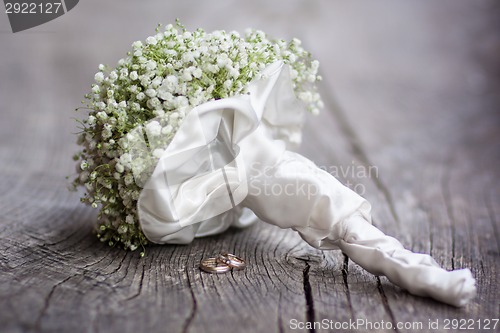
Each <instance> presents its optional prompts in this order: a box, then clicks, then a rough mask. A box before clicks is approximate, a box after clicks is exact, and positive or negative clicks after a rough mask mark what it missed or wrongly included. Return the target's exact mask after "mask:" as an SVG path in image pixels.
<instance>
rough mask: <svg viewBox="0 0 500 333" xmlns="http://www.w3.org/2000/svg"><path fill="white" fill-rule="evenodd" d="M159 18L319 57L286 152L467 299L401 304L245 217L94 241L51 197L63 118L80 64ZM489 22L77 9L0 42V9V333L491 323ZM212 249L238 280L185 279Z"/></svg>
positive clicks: (495, 258) (381, 9) (288, 234)
mask: <svg viewBox="0 0 500 333" xmlns="http://www.w3.org/2000/svg"><path fill="white" fill-rule="evenodd" d="M176 17H179V18H180V19H181V21H182V22H184V23H185V24H186V25H187V27H188V28H190V29H194V28H197V27H204V28H205V29H206V30H207V31H210V30H213V29H226V30H233V29H235V30H240V31H242V30H243V29H244V28H246V27H256V28H260V29H263V30H265V31H267V32H269V33H270V34H272V35H274V36H279V37H283V38H291V37H293V36H297V37H299V38H301V39H302V40H303V42H304V44H305V46H306V47H307V48H308V49H310V50H311V52H312V53H313V54H314V56H315V57H317V58H318V59H319V60H320V62H321V71H322V75H323V77H324V81H323V82H322V84H321V92H322V95H323V97H324V100H325V105H326V106H325V110H324V112H323V113H322V114H321V115H320V116H318V117H312V116H310V117H307V123H306V126H305V135H304V145H303V147H302V148H301V152H302V153H303V154H304V155H306V156H307V157H309V158H311V159H313V160H314V161H315V162H316V163H317V164H318V165H320V166H322V167H324V168H326V169H327V170H329V171H330V172H332V173H333V174H334V175H336V176H338V177H339V178H340V179H341V180H342V181H343V182H344V183H346V184H348V185H349V186H351V187H352V188H355V189H356V190H357V191H358V192H361V193H362V194H363V195H364V196H365V197H366V198H367V199H369V201H370V202H371V203H372V205H373V216H374V224H375V225H377V226H378V227H380V228H381V229H382V230H384V231H385V232H386V233H387V234H389V235H392V236H395V237H396V238H398V239H399V240H401V242H402V243H403V244H404V245H405V246H406V247H408V248H410V249H412V250H414V251H418V252H425V253H430V254H431V255H432V256H433V257H434V258H435V259H436V260H437V261H438V262H439V263H440V264H442V265H443V266H444V267H446V268H447V269H457V268H462V267H469V268H471V270H472V272H473V274H474V276H475V277H476V279H477V283H478V295H477V297H476V298H475V299H474V300H473V301H472V302H471V304H469V305H468V306H467V307H465V308H462V309H456V308H453V307H450V306H447V305H443V304H440V303H437V302H434V301H432V300H430V299H426V298H421V297H415V296H412V295H409V294H408V293H406V292H405V291H402V290H401V289H399V288H397V287H395V286H393V285H392V284H390V283H389V282H388V281H387V279H386V278H384V277H381V278H377V277H375V276H373V275H371V274H368V273H366V272H365V271H364V270H363V269H361V268H360V267H359V266H357V265H356V264H354V263H352V262H351V261H350V260H349V259H348V258H346V257H344V256H343V254H342V253H340V252H337V251H331V252H322V251H318V250H315V249H313V248H311V247H310V246H308V245H307V244H305V243H304V242H303V241H302V240H301V239H300V237H298V236H297V235H296V234H295V233H294V232H292V231H289V230H281V229H278V228H276V227H273V226H270V225H267V224H265V223H262V222H261V223H259V224H257V225H255V226H253V227H251V228H248V229H245V230H230V231H228V232H226V233H224V234H222V235H219V236H216V237H210V238H204V239H197V240H195V241H194V242H193V243H192V244H191V245H189V246H153V247H150V248H148V249H147V254H146V257H145V258H142V259H140V258H139V256H138V254H137V253H134V252H125V251H123V250H121V249H120V248H110V247H108V246H106V245H104V244H101V243H100V242H99V241H98V240H97V238H96V237H95V235H94V234H93V224H94V221H95V219H96V216H95V215H96V214H95V211H94V210H92V209H91V208H89V207H86V206H83V205H81V204H80V202H79V200H78V195H77V194H75V193H70V192H68V191H67V189H66V187H67V183H66V181H65V179H64V176H66V175H69V174H71V173H72V172H73V170H74V165H73V162H72V160H71V156H72V154H73V152H74V151H76V146H75V144H74V143H73V142H74V136H73V135H72V132H74V131H76V127H75V124H74V122H73V120H72V119H71V117H74V116H76V114H74V113H72V110H73V109H74V108H75V107H76V106H78V103H79V101H80V100H81V98H82V96H83V95H84V94H85V93H86V92H87V90H88V87H89V85H90V83H91V81H92V78H93V73H94V72H95V71H96V69H97V65H98V64H99V63H108V64H114V63H116V61H117V60H118V59H119V58H120V57H122V56H123V55H124V54H125V52H126V51H127V49H128V48H129V45H130V44H131V42H132V41H134V40H138V39H143V38H144V37H145V36H148V35H149V34H150V33H151V32H152V30H153V29H154V26H155V24H156V23H157V22H172V21H173V20H174V19H175V18H176ZM499 18H500V9H499V6H498V4H496V3H495V2H494V1H489V0H481V1H475V2H470V1H451V0H450V1H441V2H439V3H436V2H430V1H424V2H422V1H407V2H404V3H402V2H398V1H379V2H376V3H375V2H368V1H362V2H361V1H350V2H340V1H326V0H325V1H322V0H315V1H305V0H294V1H273V2H269V1H268V2H265V1H252V2H247V3H241V2H237V1H229V0H220V1H217V2H216V3H215V2H207V1H198V0H189V1H183V2H182V4H181V3H175V4H174V3H166V2H164V1H148V2H144V3H141V4H140V5H139V4H137V2H133V1H121V2H120V4H119V5H118V3H114V2H110V1H108V2H102V1H97V0H88V1H82V2H80V3H79V4H78V6H77V7H75V9H73V10H72V11H71V12H70V13H68V14H66V15H64V16H62V17H60V18H59V19H57V20H55V21H53V22H50V23H48V24H46V25H42V26H40V27H38V28H35V29H32V30H29V31H26V32H23V33H18V34H12V33H10V32H9V26H8V22H7V21H6V16H5V15H0V40H1V42H2V43H1V45H2V47H0V59H1V61H0V78H1V80H0V212H1V214H0V253H1V256H0V332H69V331H71V332H146V331H148V332H182V333H185V332H220V331H228V330H230V331H238V332H291V331H293V332H297V331H298V332H306V331H308V332H314V331H315V332H322V331H327V330H325V329H322V328H317V329H310V330H308V329H303V330H300V329H298V330H293V329H292V327H291V326H290V322H291V320H292V319H296V320H297V321H299V322H305V321H321V320H323V319H327V320H332V321H333V322H349V320H351V321H356V320H359V319H363V320H366V321H370V322H378V323H380V322H381V321H384V322H386V323H387V322H390V323H391V324H392V325H394V326H395V325H396V324H397V323H398V322H410V323H412V322H413V323H416V322H422V323H423V329H419V330H417V329H413V330H412V329H395V330H387V329H379V330H367V329H364V328H363V327H360V328H359V331H380V332H385V331H390V332H394V331H396V332H424V331H429V329H428V326H427V325H428V322H429V320H433V321H435V320H436V319H439V320H440V321H441V326H440V327H439V329H437V330H433V331H435V332H445V331H446V330H444V328H443V325H442V324H443V320H444V319H446V318H448V319H452V318H463V319H474V320H484V319H488V318H498V317H499V310H500V303H499V301H498V299H499V297H500V291H499V288H498V283H499V281H498V274H499V267H500V266H499V264H500V260H499V258H500V225H499V221H500V205H499V204H498V203H499V202H500V193H499V189H500V187H499V183H498V181H499V176H500V174H499V169H498V164H499V162H500V149H499V148H500V132H499V130H498V129H499V128H500V126H499V125H500V117H499V114H498V108H499V106H500V63H499V61H498V59H499V56H500V36H499V35H498V21H499ZM370 168H371V169H370ZM363 170H364V171H365V173H363V172H362V171H363ZM368 170H371V174H368V175H367V174H366V173H367V172H368ZM353 172H354V173H353ZM220 251H230V252H233V253H236V254H238V255H240V256H242V257H244V258H245V259H246V260H247V262H248V268H247V269H245V270H244V271H239V272H233V273H231V274H224V275H208V274H204V273H202V272H200V271H199V269H198V264H199V262H200V260H201V259H202V258H205V257H208V256H212V255H214V254H216V253H218V252H220ZM475 328H477V326H475ZM338 331H351V330H350V329H345V330H338ZM476 331H479V330H476ZM485 331H486V330H485ZM491 331H492V330H490V332H491ZM446 332H447V331H446Z"/></svg>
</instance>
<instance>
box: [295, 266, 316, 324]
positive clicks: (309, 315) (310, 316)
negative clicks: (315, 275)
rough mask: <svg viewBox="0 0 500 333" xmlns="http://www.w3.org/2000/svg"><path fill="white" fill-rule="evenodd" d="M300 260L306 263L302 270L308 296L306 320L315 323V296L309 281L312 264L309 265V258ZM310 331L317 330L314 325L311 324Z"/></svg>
mask: <svg viewBox="0 0 500 333" xmlns="http://www.w3.org/2000/svg"><path fill="white" fill-rule="evenodd" d="M299 260H302V261H304V264H305V267H304V270H303V271H302V276H303V284H304V295H305V298H306V320H307V321H308V322H309V323H311V324H312V323H314V318H315V313H314V298H313V295H312V288H311V283H310V282H309V270H310V268H311V265H309V262H308V260H304V259H299ZM309 332H310V333H314V332H316V329H315V328H314V325H311V328H310V329H309Z"/></svg>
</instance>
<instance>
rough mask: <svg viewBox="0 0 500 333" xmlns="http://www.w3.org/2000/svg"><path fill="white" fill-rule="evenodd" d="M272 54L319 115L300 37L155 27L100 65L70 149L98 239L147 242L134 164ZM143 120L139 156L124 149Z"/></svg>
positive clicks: (143, 165)
mask: <svg viewBox="0 0 500 333" xmlns="http://www.w3.org/2000/svg"><path fill="white" fill-rule="evenodd" d="M277 60H282V61H284V62H285V63H287V64H289V65H290V67H291V75H292V79H293V84H294V89H295V91H296V94H297V97H298V98H299V99H301V100H303V101H304V102H305V103H306V104H307V107H308V109H309V111H311V112H312V113H317V112H318V110H319V109H320V108H321V107H322V101H321V99H320V96H319V94H318V93H317V91H316V89H315V86H314V83H315V82H316V81H318V80H320V79H321V77H320V76H319V75H318V66H319V63H318V61H316V60H312V59H311V58H310V55H309V53H307V52H306V51H305V50H304V49H303V48H302V47H301V43H300V41H299V40H298V39H293V40H292V41H291V42H285V41H284V40H271V39H269V38H268V37H267V36H266V35H265V34H264V33H263V32H261V31H255V30H248V31H247V32H246V33H245V35H244V36H240V35H239V34H238V33H237V32H230V33H226V32H225V31H215V32H212V33H206V32H205V31H203V30H201V29H198V30H196V31H193V32H190V31H187V30H186V29H185V28H184V27H183V26H181V25H180V24H179V23H177V25H175V26H174V25H168V26H166V28H165V29H163V30H160V27H158V28H157V30H156V35H154V36H150V37H148V38H147V39H146V41H145V42H141V41H137V42H134V43H133V44H132V51H131V52H129V53H128V55H127V57H126V58H124V59H121V60H120V61H119V62H118V65H117V66H116V68H114V69H110V68H107V67H106V66H104V65H100V66H99V72H98V73H97V74H95V82H96V83H95V84H93V85H92V91H91V93H89V94H88V95H86V99H87V106H88V109H90V112H89V113H88V116H87V118H86V119H84V120H83V121H82V123H81V124H82V126H83V129H82V133H81V134H80V135H79V138H78V143H79V144H80V145H81V146H82V150H81V151H80V152H79V153H78V154H76V155H75V160H78V161H79V163H78V167H77V170H78V171H77V172H78V177H77V178H76V179H75V180H74V186H75V187H77V186H84V187H85V189H86V193H85V195H84V197H82V199H81V200H82V201H83V202H85V203H87V204H90V205H92V207H94V208H100V212H99V227H98V236H99V237H100V239H101V240H102V241H105V242H108V243H109V244H110V245H114V244H116V243H121V244H123V245H124V246H125V247H126V248H128V249H130V250H135V249H136V248H138V247H139V246H142V247H144V245H145V244H147V240H146V238H145V237H144V235H143V234H142V232H141V230H140V227H139V224H138V220H137V211H136V204H137V199H138V197H139V193H140V190H141V188H140V186H138V184H139V185H140V180H137V179H134V176H133V175H134V174H137V173H134V168H140V169H141V170H139V171H141V172H138V173H144V172H143V171H144V169H145V170H150V171H152V169H153V168H154V163H155V161H156V162H157V160H158V159H159V157H160V156H161V154H162V152H163V149H164V148H165V147H166V146H167V145H168V143H169V142H170V140H171V139H172V137H173V136H174V134H175V133H176V131H177V129H178V128H179V126H180V124H181V123H182V120H183V119H184V117H185V115H186V112H188V111H189V110H190V109H192V108H193V107H195V106H197V105H200V104H202V103H204V102H207V101H210V100H214V99H221V98H226V97H229V96H234V95H237V94H242V93H245V92H246V91H245V89H246V87H247V85H248V83H249V82H250V81H251V80H253V79H255V78H258V77H259V73H260V72H261V71H262V70H263V69H264V68H265V67H266V66H267V65H269V64H271V63H273V62H275V61H277ZM152 119H155V120H154V121H151V120H152ZM146 123H147V125H146ZM141 125H144V132H145V134H146V136H147V138H148V140H147V141H148V142H147V143H146V142H145V143H144V144H145V145H149V147H148V148H149V149H144V150H143V151H149V152H150V154H149V156H142V157H141V156H140V154H136V153H135V152H134V151H132V150H133V149H135V148H133V147H130V142H133V141H134V140H136V137H137V135H136V134H137V133H134V132H133V130H134V129H135V128H141ZM134 146H136V145H134ZM135 171H137V170H135ZM146 174H148V173H147V172H146ZM142 253H143V252H142Z"/></svg>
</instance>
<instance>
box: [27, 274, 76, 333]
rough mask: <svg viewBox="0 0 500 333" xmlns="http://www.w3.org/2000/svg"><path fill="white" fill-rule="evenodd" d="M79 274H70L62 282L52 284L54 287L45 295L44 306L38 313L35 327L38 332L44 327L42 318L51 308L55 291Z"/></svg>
mask: <svg viewBox="0 0 500 333" xmlns="http://www.w3.org/2000/svg"><path fill="white" fill-rule="evenodd" d="M77 275H78V274H74V275H70V276H68V277H67V278H65V279H64V280H62V281H60V282H58V283H56V284H55V285H53V286H52V288H51V289H50V292H49V294H48V295H47V297H45V301H44V304H43V308H42V310H41V311H40V314H39V315H38V317H37V318H36V320H35V329H36V331H37V332H41V331H42V329H41V324H42V318H43V317H44V316H45V313H46V312H47V309H48V308H49V305H50V300H51V299H52V296H53V295H54V292H55V291H56V289H57V287H59V286H61V285H62V284H64V283H66V281H68V280H69V279H71V278H73V277H75V276H77Z"/></svg>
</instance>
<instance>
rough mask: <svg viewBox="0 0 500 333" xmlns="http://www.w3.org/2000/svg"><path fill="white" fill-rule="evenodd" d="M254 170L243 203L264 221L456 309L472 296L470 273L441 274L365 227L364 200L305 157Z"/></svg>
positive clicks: (425, 259) (286, 157)
mask: <svg viewBox="0 0 500 333" xmlns="http://www.w3.org/2000/svg"><path fill="white" fill-rule="evenodd" d="M261 146H263V145H261ZM267 146H269V145H267ZM253 171H254V172H253V173H251V174H250V177H249V179H250V184H249V188H250V191H249V195H248V197H247V198H246V199H245V201H244V202H243V204H245V205H246V206H247V207H249V208H250V209H252V210H253V211H254V212H255V214H256V215H257V216H258V217H259V218H261V219H262V220H263V221H265V222H268V223H271V224H274V225H277V226H279V227H281V228H292V229H293V230H296V231H297V232H298V233H299V234H300V236H301V237H302V238H303V239H304V240H305V241H306V242H307V243H309V244H310V245H312V246H313V247H316V248H318V249H322V250H332V249H340V250H342V251H343V252H344V253H346V254H347V255H348V256H349V257H350V258H351V259H352V260H353V261H354V262H356V263H358V264H359V265H360V266H362V267H363V268H365V269H366V270H367V271H368V272H370V273H372V274H375V275H385V276H387V278H388V279H389V280H390V281H391V282H392V283H394V284H396V285H398V286H399V287H401V288H403V289H406V290H408V291H409V292H410V293H412V294H414V295H419V296H428V297H432V298H434V299H436V300H438V301H441V302H444V303H447V304H451V305H454V306H457V307H460V306H463V305H465V304H467V302H468V301H469V300H470V299H472V298H473V297H474V296H475V293H476V288H475V280H474V278H473V277H472V274H471V272H470V270H468V269H462V270H456V271H446V270H444V269H442V268H441V267H439V265H438V264H437V263H436V262H435V261H434V259H432V258H431V257H430V256H429V255H426V254H420V253H413V252H411V251H408V250H406V249H404V247H403V246H402V245H401V243H400V242H399V241H397V240H396V239H395V238H392V237H389V236H387V235H385V234H384V233H383V232H382V231H380V230H379V229H377V228H376V227H375V226H373V225H372V224H371V223H370V205H369V203H368V202H367V201H366V200H365V199H363V198H362V197H360V196H359V195H358V194H356V193H355V192H353V191H351V190H350V189H348V188H347V187H345V186H344V185H342V184H341V183H340V182H339V181H338V180H337V179H335V178H334V177H333V176H332V175H330V174H328V173H327V172H325V171H323V170H321V169H319V168H318V167H317V166H316V165H314V164H313V163H312V162H311V161H309V160H308V159H306V158H305V157H303V156H301V155H299V154H296V153H292V152H289V151H285V152H284V153H283V154H282V156H281V158H280V159H279V160H278V162H277V163H276V164H274V166H272V167H269V164H268V165H267V166H266V167H265V168H261V169H255V165H254V169H253ZM273 191H274V192H273ZM278 192H279V193H278Z"/></svg>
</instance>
